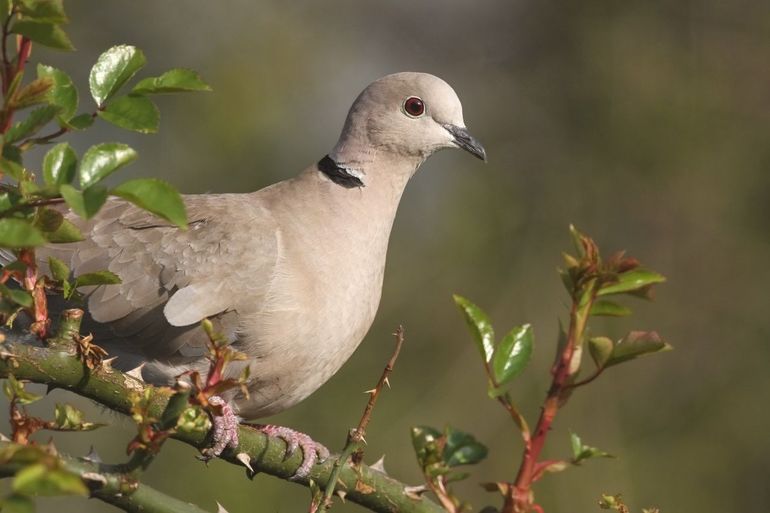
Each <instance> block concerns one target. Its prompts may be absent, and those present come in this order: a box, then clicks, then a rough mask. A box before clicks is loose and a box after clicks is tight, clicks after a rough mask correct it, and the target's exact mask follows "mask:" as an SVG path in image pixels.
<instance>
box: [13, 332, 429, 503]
mask: <svg viewBox="0 0 770 513" xmlns="http://www.w3.org/2000/svg"><path fill="white" fill-rule="evenodd" d="M3 334H4V335H5V343H4V344H2V345H1V346H0V349H2V352H1V353H0V356H2V357H0V378H3V377H7V376H8V374H11V373H12V374H13V375H14V376H16V377H17V378H18V379H26V380H29V381H33V382H35V383H42V384H45V385H50V386H51V387H54V388H63V389H67V390H70V391H72V392H74V393H76V394H78V395H81V396H83V397H87V398H89V399H93V400H94V401H97V402H99V403H101V404H103V405H104V406H106V407H107V408H109V409H111V410H113V411H116V412H119V413H123V414H128V413H129V412H130V409H131V401H130V399H129V395H130V392H131V391H132V390H133V391H137V392H139V391H143V390H144V389H145V388H146V387H147V385H145V384H143V383H142V382H140V381H137V380H136V379H134V378H133V377H131V376H129V375H128V374H125V373H123V372H120V371H118V370H116V369H112V368H109V367H108V366H105V365H102V366H100V367H98V368H96V369H94V370H93V371H89V370H88V369H87V368H86V367H85V366H84V365H83V364H82V363H81V362H80V361H79V360H78V359H77V358H75V357H73V356H72V355H71V354H68V353H65V352H62V351H60V350H54V349H49V348H44V347H42V348H41V347H34V346H32V345H31V344H29V342H33V341H34V339H33V338H32V337H29V336H24V335H20V334H18V333H14V332H8V331H3ZM25 342H26V343H25ZM171 393H172V392H171V391H170V389H163V388H155V387H153V388H152V395H151V401H150V408H149V409H150V412H149V413H150V414H152V415H154V416H156V417H160V416H161V415H162V413H163V411H164V409H165V407H166V405H167V404H168V400H169V397H170V395H171ZM172 437H173V438H175V439H177V440H180V441H182V442H185V443H187V444H189V445H192V446H193V447H197V448H198V449H203V448H205V447H207V446H208V445H209V442H208V439H207V433H204V432H200V431H189V432H187V431H179V432H177V433H175V434H174V435H172ZM239 439H240V444H239V446H238V448H237V449H228V450H226V451H225V452H224V453H223V454H222V456H221V458H222V459H224V460H226V461H229V462H230V463H233V464H234V465H237V466H240V467H243V465H244V463H243V458H244V457H243V456H241V455H245V457H247V458H248V461H249V462H250V465H251V466H252V468H253V469H254V470H255V471H257V472H264V473H266V474H270V475H273V476H276V477H279V478H282V479H285V480H288V479H289V478H290V477H292V476H293V475H294V473H295V471H296V469H297V467H299V465H300V464H301V460H302V454H300V453H301V451H297V452H296V453H295V454H294V455H293V456H292V457H290V458H289V459H284V456H285V453H286V443H285V442H284V441H282V440H280V439H277V438H269V437H265V436H264V434H262V433H260V432H257V431H255V430H253V429H249V428H247V427H243V426H242V427H241V428H240V430H239ZM333 464H334V462H333V460H330V461H328V462H327V463H324V464H322V465H316V466H315V467H313V469H312V470H311V472H310V475H309V476H308V477H307V478H303V479H298V480H296V481H292V482H294V483H298V484H301V485H304V486H306V487H307V486H309V483H310V480H311V479H312V480H313V481H315V482H316V483H327V482H329V477H330V475H331V472H332V467H333ZM338 481H339V482H341V483H343V485H344V486H345V489H346V490H347V495H346V499H348V500H350V501H352V502H356V503H358V504H360V505H362V506H364V507H366V508H368V509H370V510H372V511H376V512H382V513H391V512H392V511H394V510H395V511H399V512H400V513H440V512H442V511H443V510H442V509H441V508H440V507H439V506H438V505H437V504H436V503H435V502H432V501H430V500H429V499H427V498H421V499H414V498H412V497H410V496H409V495H407V493H406V490H405V489H406V488H407V485H405V484H404V483H401V482H399V481H396V480H395V479H392V478H390V477H388V476H386V475H385V474H383V473H382V472H379V471H377V470H373V469H371V468H369V467H368V466H366V465H363V464H362V465H360V466H359V467H358V468H356V469H353V468H350V467H349V466H343V468H342V469H341V471H340V474H339V478H338Z"/></svg>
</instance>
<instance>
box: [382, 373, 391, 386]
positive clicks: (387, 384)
mask: <svg viewBox="0 0 770 513" xmlns="http://www.w3.org/2000/svg"><path fill="white" fill-rule="evenodd" d="M383 383H385V386H387V387H388V388H390V378H388V377H387V376H385V380H384V381H383Z"/></svg>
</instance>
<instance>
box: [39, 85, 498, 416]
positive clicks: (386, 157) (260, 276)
mask: <svg viewBox="0 0 770 513" xmlns="http://www.w3.org/2000/svg"><path fill="white" fill-rule="evenodd" d="M412 96H414V97H419V98H421V99H422V100H423V101H424V104H425V113H424V114H423V115H420V116H412V115H409V113H407V112H405V111H404V101H405V100H406V98H409V97H412ZM464 126H465V125H464V122H463V118H462V108H461V105H460V101H459V100H458V98H457V96H456V95H455V93H454V91H453V90H452V89H451V87H449V86H448V85H447V84H446V83H445V82H443V81H442V80H440V79H438V78H436V77H434V76H431V75H427V74H422V73H399V74H396V75H389V76H387V77H384V78H382V79H380V80H378V81H376V82H374V83H373V84H371V85H370V86H369V87H368V88H367V89H365V90H364V92H363V93H361V95H360V96H359V97H358V99H357V100H356V102H355V103H354V104H353V107H352V108H351V110H350V113H349V115H348V118H347V121H346V123H345V127H344V129H343V132H342V135H341V136H340V139H339V142H338V143H337V145H336V146H335V148H334V150H333V151H332V152H330V154H329V158H330V159H331V160H332V161H333V163H334V164H336V165H337V166H339V168H340V169H344V170H345V172H346V173H350V175H351V177H355V178H356V179H358V180H360V181H361V183H362V184H363V186H361V187H346V186H341V185H340V184H339V183H336V181H335V180H332V179H330V177H329V176H327V174H325V173H324V172H322V171H321V170H319V168H318V165H312V166H310V167H308V168H307V169H305V170H304V171H303V172H302V173H301V174H300V175H299V176H297V177H295V178H291V179H288V180H286V181H283V182H280V183H277V184H275V185H272V186H270V187H267V188H264V189H262V190H259V191H257V192H253V193H248V194H211V195H188V196H185V197H184V201H185V204H186V206H187V211H188V217H189V220H190V228H189V230H187V231H182V230H180V229H178V228H176V227H174V226H172V225H170V224H168V223H166V222H164V221H162V220H159V219H158V218H155V217H153V216H151V215H150V214H147V213H146V212H144V211H141V210H139V209H137V208H136V207H134V206H132V205H131V204H128V203H126V202H124V201H122V200H118V199H112V200H110V201H109V202H108V203H107V205H106V206H105V207H104V208H103V209H102V211H101V212H99V214H98V215H97V216H96V217H95V218H94V219H92V220H90V221H82V220H76V219H74V218H73V217H72V216H70V218H71V219H72V220H73V221H74V222H77V223H78V224H79V225H80V227H81V228H82V230H83V233H84V234H85V235H86V240H84V241H82V242H78V243H74V244H64V245H55V246H51V247H47V248H44V249H43V250H40V251H39V253H38V254H39V255H40V257H41V261H42V260H45V259H47V257H48V256H49V255H55V256H57V257H59V258H62V259H64V260H65V261H66V262H68V263H69V264H70V265H71V268H72V269H73V272H74V273H75V274H76V275H79V274H82V273H85V272H91V271H95V270H100V269H108V270H110V271H112V272H114V273H116V274H117V275H118V276H120V278H121V280H122V284H120V285H108V286H100V287H96V288H94V289H93V290H90V291H87V292H88V294H89V297H88V310H89V313H90V321H89V324H88V326H87V329H90V330H92V331H94V332H95V333H96V335H97V343H101V344H104V345H106V346H107V348H108V350H110V351H111V352H113V353H114V354H118V355H120V358H119V359H118V362H120V361H123V362H124V364H125V365H133V364H134V363H136V362H140V361H141V362H147V365H146V366H145V367H144V370H143V372H144V375H145V377H146V379H148V380H149V381H153V382H168V381H170V380H171V379H172V378H173V377H174V376H175V375H177V374H179V373H181V372H183V371H184V370H187V369H198V370H204V369H205V367H206V361H205V358H204V356H203V355H204V351H205V342H206V336H205V334H204V333H203V331H202V330H201V329H200V328H199V326H198V324H199V322H200V321H201V320H202V319H203V318H205V317H210V318H212V320H213V321H214V322H215V324H216V326H217V328H218V329H219V330H220V331H222V332H223V333H225V334H226V335H227V336H228V337H229V338H230V339H231V340H232V341H233V344H234V345H235V347H236V348H237V349H238V350H239V351H242V352H243V353H245V354H247V355H248V356H249V360H248V361H247V362H238V363H239V365H241V366H242V365H249V366H250V367H251V369H250V370H251V381H250V382H249V389H250V399H248V400H247V399H246V398H245V397H241V396H234V397H229V398H228V399H230V400H231V402H232V403H233V404H234V405H235V407H236V409H237V411H238V413H239V414H240V415H242V416H244V417H246V418H257V417H262V416H265V415H269V414H273V413H277V412H279V411H281V410H283V409H285V408H288V407H290V406H292V405H293V404H296V403H297V402H298V401H300V400H302V399H304V398H305V397H307V396H308V395H309V394H310V393H312V392H313V391H315V390H316V389H317V388H318V387H319V386H321V384H323V383H324V382H325V381H326V380H327V379H328V378H329V377H330V376H332V375H333V374H334V373H335V372H336V371H337V370H338V369H339V367H340V366H341V365H342V364H343V363H344V362H345V361H346V360H347V359H348V358H349V357H350V355H351V354H352V352H353V351H354V350H355V349H356V347H357V346H358V344H359V343H360V342H361V340H362V339H363V337H364V335H365V334H366V332H367V330H368V329H369V327H370V326H371V323H372V321H373V319H374V316H375V313H376V311H377V307H378V304H379V301H380V293H381V290H382V280H383V271H384V267H385V256H386V252H387V245H388V239H389V236H390V231H391V226H392V224H393V220H394V217H395V214H396V209H397V207H398V203H399V200H400V197H401V194H402V192H403V190H404V187H405V186H406V183H407V182H408V180H409V179H410V178H411V176H412V175H413V174H414V172H415V171H416V170H417V168H418V167H419V165H420V164H421V163H422V162H423V161H424V160H425V159H426V158H427V157H428V156H430V154H431V153H433V152H434V151H436V150H438V149H441V148H446V147H458V146H461V147H463V148H465V149H467V150H468V151H471V152H472V153H474V154H475V155H477V156H479V157H480V158H485V155H484V152H483V148H481V146H480V145H479V144H478V143H477V142H476V141H475V140H474V139H473V138H472V137H470V136H469V134H468V133H467V130H465V128H464ZM447 127H451V128H452V130H451V131H450V130H449V128H447ZM458 134H460V135H458ZM239 365H234V366H233V367H232V368H231V372H232V373H233V374H237V373H239V371H240V368H239ZM241 368H242V367H241Z"/></svg>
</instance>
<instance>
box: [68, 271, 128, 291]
mask: <svg viewBox="0 0 770 513" xmlns="http://www.w3.org/2000/svg"><path fill="white" fill-rule="evenodd" d="M119 283H120V277H119V276H118V275H117V274H115V273H111V272H110V271H97V272H94V273H86V274H81V275H80V276H78V277H77V278H75V284H74V285H73V288H78V287H92V286H95V285H117V284H119Z"/></svg>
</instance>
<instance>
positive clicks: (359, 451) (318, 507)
mask: <svg viewBox="0 0 770 513" xmlns="http://www.w3.org/2000/svg"><path fill="white" fill-rule="evenodd" d="M393 336H394V337H395V338H396V347H395V349H393V354H392V355H391V357H390V360H388V363H387V364H386V365H385V368H384V369H383V371H382V375H381V376H380V379H379V381H377V385H376V386H375V387H374V388H373V389H372V390H367V393H368V394H369V401H367V403H366V408H364V413H363V415H361V420H359V421H358V427H357V428H355V429H351V430H350V433H348V438H347V442H346V443H345V447H344V449H342V452H341V453H340V455H339V457H338V458H337V459H336V460H335V461H334V465H333V467H332V472H331V474H330V475H329V479H328V481H326V487H325V489H324V494H323V497H322V499H321V501H320V503H317V504H311V508H310V511H311V513H312V512H314V511H321V512H323V511H327V510H328V508H329V507H330V506H331V502H332V495H334V490H335V488H336V487H337V479H338V478H339V475H340V472H341V471H342V468H343V466H344V464H345V462H346V461H347V460H348V458H350V459H351V462H352V464H353V465H354V466H355V467H359V466H360V465H361V462H362V461H363V459H364V445H366V439H365V435H366V428H367V426H368V425H369V421H370V420H371V418H372V412H373V411H374V405H375V404H377V398H378V397H379V396H380V392H381V391H382V389H383V388H384V387H385V385H387V386H388V387H390V382H389V381H388V377H389V376H390V373H391V372H393V366H394V365H395V364H396V359H397V358H398V354H399V353H400V352H401V346H402V345H404V327H403V326H401V325H399V326H398V328H396V332H395V333H393Z"/></svg>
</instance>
